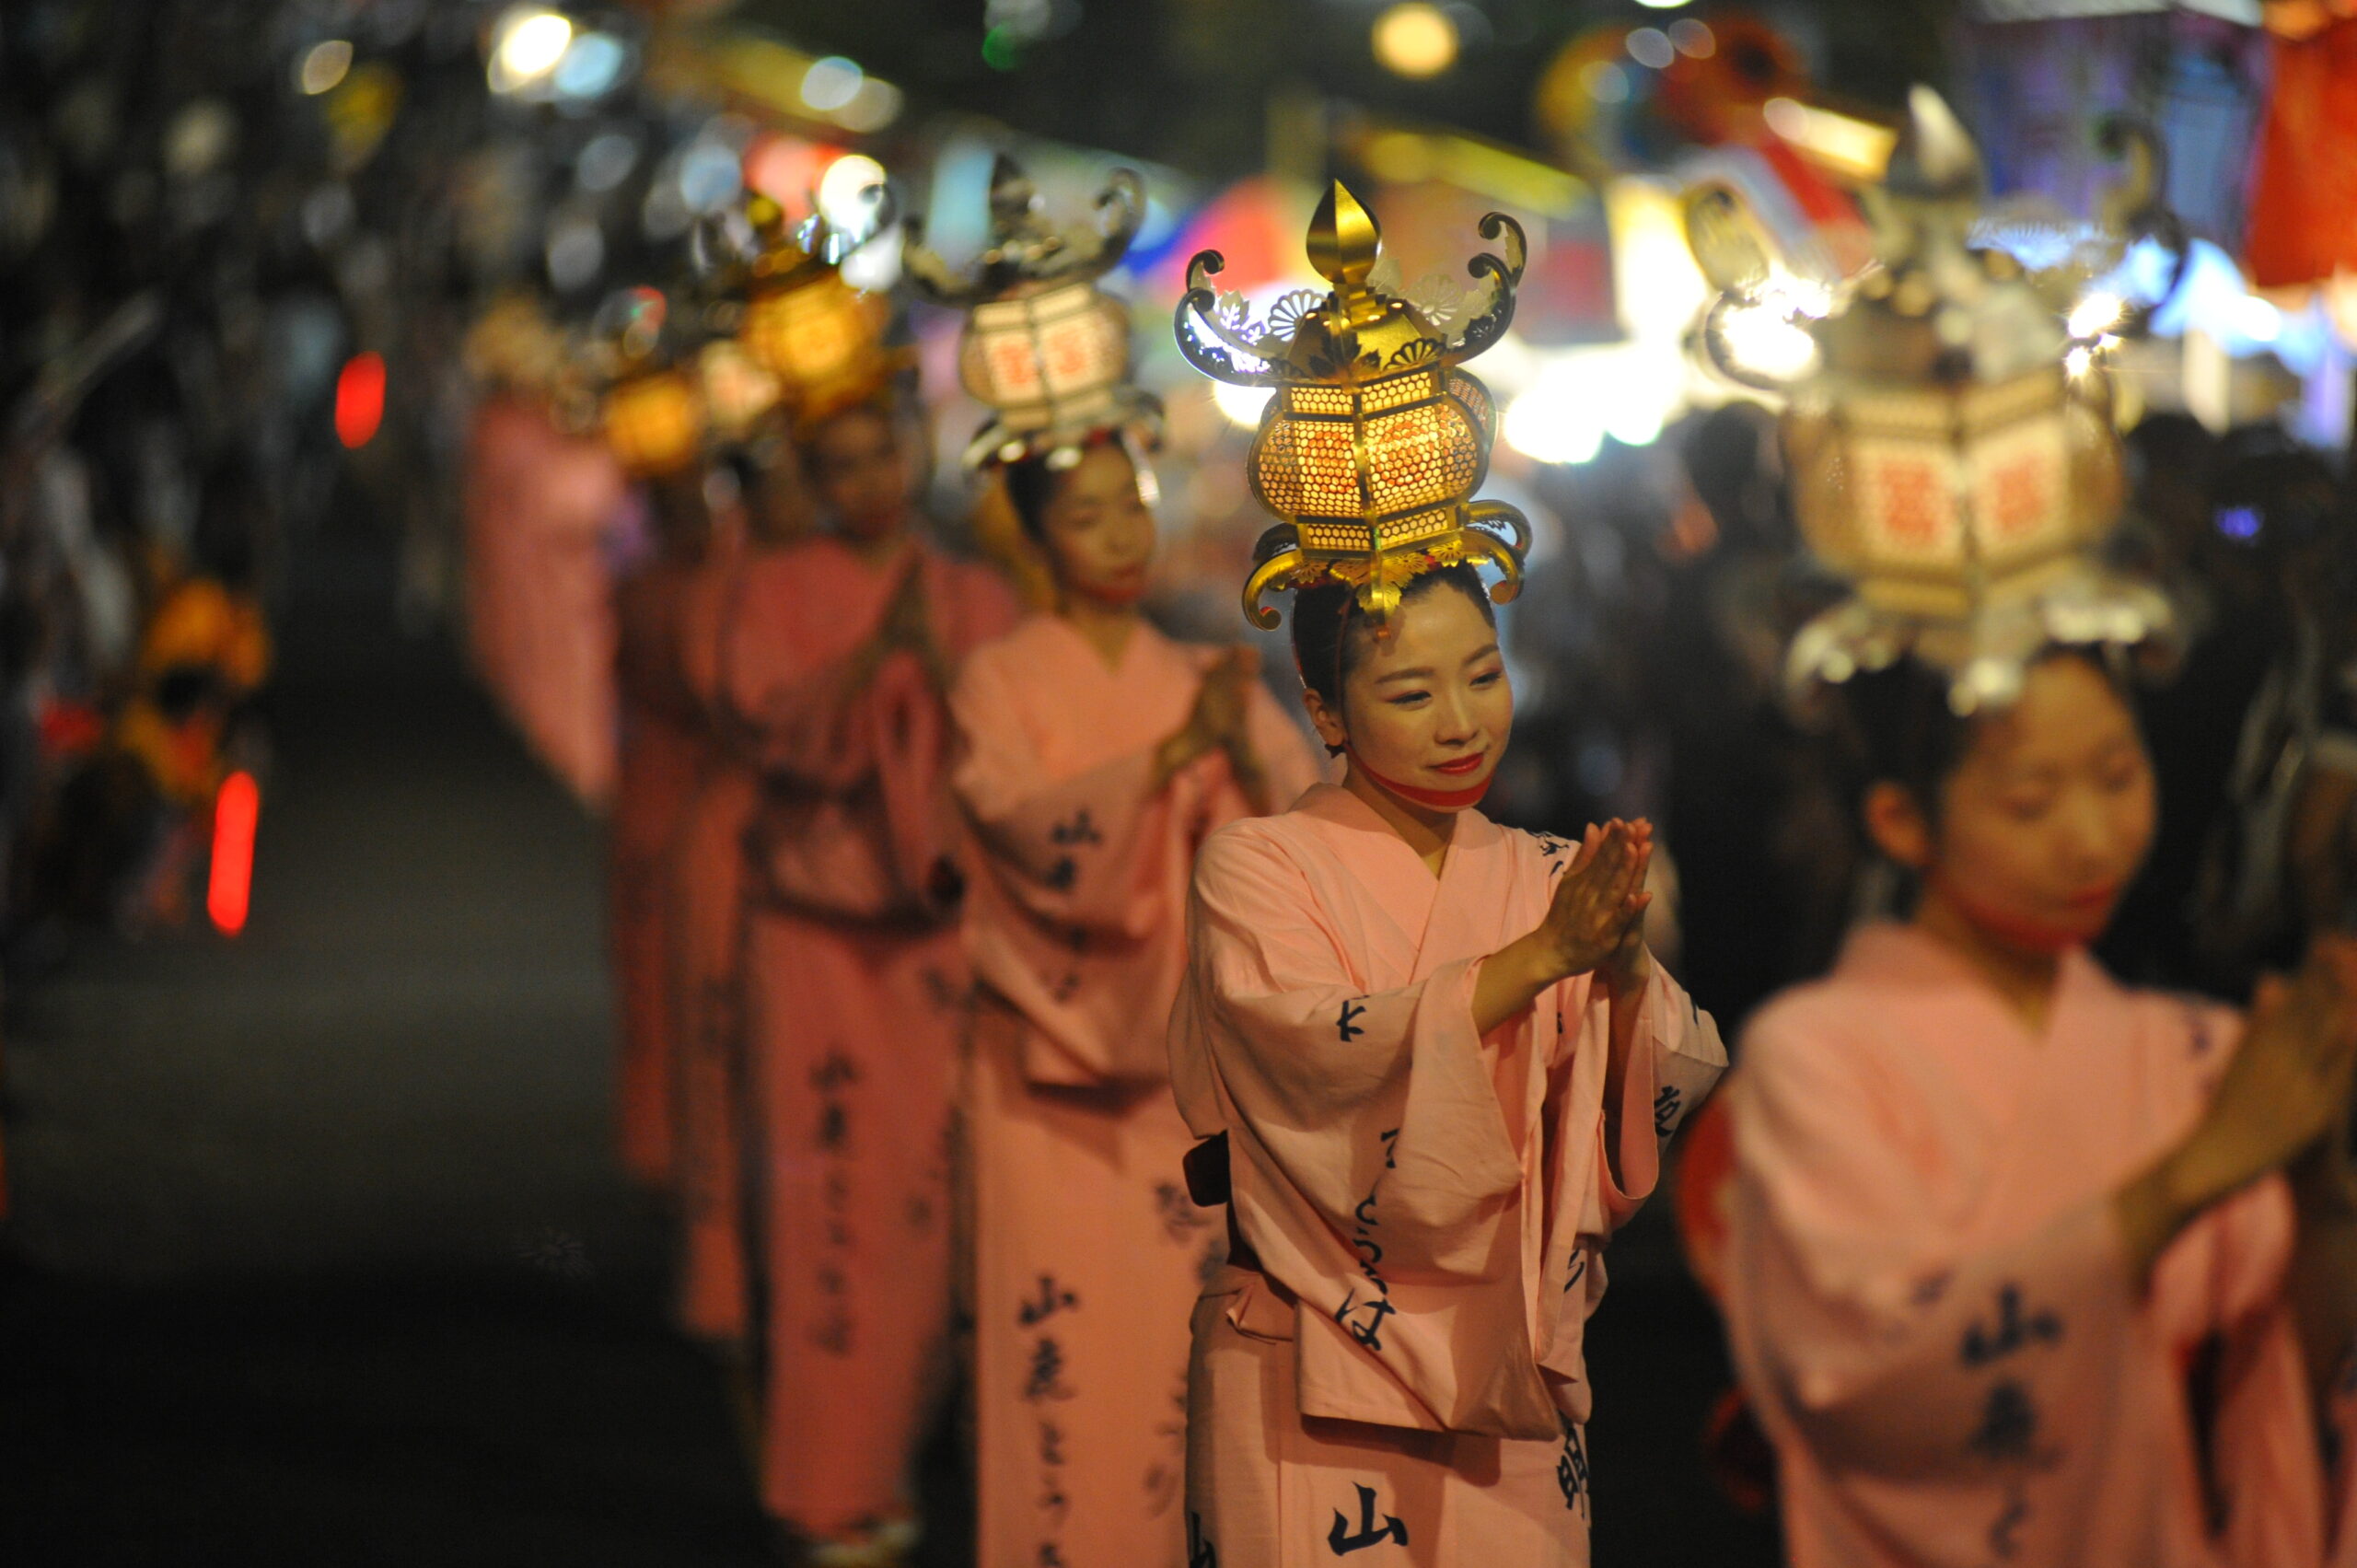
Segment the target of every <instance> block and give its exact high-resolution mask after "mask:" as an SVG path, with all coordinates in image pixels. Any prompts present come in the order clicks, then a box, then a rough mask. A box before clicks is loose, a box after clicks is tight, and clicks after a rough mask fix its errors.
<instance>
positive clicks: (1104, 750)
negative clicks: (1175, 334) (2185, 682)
mask: <svg viewBox="0 0 2357 1568" xmlns="http://www.w3.org/2000/svg"><path fill="white" fill-rule="evenodd" d="M1077 450H1079V451H1080V452H1081V455H1080V457H1079V460H1078V462H1077V463H1076V464H1074V466H1072V467H1070V468H1068V469H1065V470H1061V471H1058V470H1052V469H1051V468H1050V467H1049V466H1048V463H1047V460H1046V459H1042V458H1032V459H1026V460H1025V461H1023V462H1019V463H1016V464H1015V465H1013V466H1012V467H1010V468H1009V469H1008V470H1006V483H1007V488H1008V491H1009V493H1010V495H1011V498H1012V500H1013V502H1014V505H1015V510H1016V514H1017V516H1018V517H1020V518H1021V519H1022V523H1023V527H1024V529H1025V531H1026V532H1027V533H1028V536H1029V537H1030V539H1031V540H1032V542H1033V544H1034V545H1035V546H1036V547H1037V548H1038V549H1039V551H1040V552H1041V553H1043V554H1044V555H1045V557H1046V558H1047V560H1048V562H1049V563H1050V566H1051V572H1052V575H1053V580H1054V584H1055V594H1056V599H1055V602H1056V607H1057V608H1056V610H1054V612H1053V613H1049V614H1040V615H1035V616H1033V617H1031V618H1030V619H1028V620H1027V621H1024V622H1023V623H1022V624H1021V625H1020V626H1018V627H1017V628H1016V630H1015V631H1014V632H1013V633H1009V634H1008V635H1007V636H1005V637H1003V638H1001V639H999V640H998V641H997V642H994V643H989V644H985V645H983V646H982V647H981V648H979V649H977V650H976V651H975V653H974V655H973V656H972V657H970V659H968V660H967V661H966V666H965V668H964V669H963V671H962V672H961V673H960V675H959V677H958V687H957V691H956V692H955V694H954V696H953V697H952V699H951V709H952V712H953V713H954V714H955V715H956V717H957V720H958V728H959V731H960V732H961V734H962V735H963V737H964V739H965V751H964V756H963V760H962V761H960V762H959V763H958V768H957V770H956V772H955V773H954V774H953V779H954V783H955V785H956V788H957V792H958V798H959V800H960V801H961V802H962V804H963V805H964V807H965V808H966V813H967V816H968V819H969V820H970V823H971V825H972V827H973V830H974V833H975V838H976V841H977V849H978V853H977V854H976V855H975V856H974V857H973V859H974V868H973V879H972V882H971V883H970V887H969V889H968V892H967V902H966V913H965V925H966V940H967V947H968V950H969V953H970V956H971V958H972V959H973V963H974V968H975V971H976V974H977V976H978V978H979V980H980V981H981V985H980V987H979V994H978V998H977V1003H976V1012H975V1020H974V1029H973V1035H972V1046H971V1050H970V1053H969V1059H968V1063H967V1071H968V1084H967V1090H966V1101H965V1104H966V1115H965V1127H966V1139H965V1160H966V1175H967V1179H968V1180H969V1181H970V1197H969V1203H970V1234H971V1237H972V1246H973V1251H974V1260H973V1279H972V1280H971V1281H970V1285H969V1288H970V1310H971V1312H972V1314H973V1317H974V1323H975V1327H974V1334H975V1345H974V1361H973V1365H974V1406H975V1411H976V1427H977V1433H976V1436H977V1443H978V1446H979V1457H978V1461H977V1466H976V1469H977V1473H978V1492H979V1498H978V1503H979V1508H980V1537H981V1548H980V1551H979V1552H978V1554H977V1561H978V1562H980V1563H981V1564H982V1565H983V1568H1017V1565H1021V1568H1031V1565H1033V1564H1036V1563H1039V1562H1047V1561H1051V1560H1052V1561H1055V1562H1062V1563H1065V1564H1068V1565H1069V1568H1099V1565H1102V1568H1180V1564H1182V1563H1183V1562H1185V1560H1186V1535H1185V1529H1184V1524H1183V1520H1182V1510H1181V1508H1180V1505H1179V1504H1180V1490H1181V1485H1182V1476H1183V1471H1184V1462H1185V1452H1184V1413H1185V1400H1186V1386H1187V1307H1188V1303H1189V1302H1190V1301H1191V1300H1192V1299H1193V1296H1194V1295H1195V1292H1196V1290H1197V1289H1198V1288H1199V1286H1200V1284H1201V1283H1202V1279H1203V1278H1204V1277H1205V1276H1206V1275H1207V1274H1208V1273H1209V1272H1211V1270H1213V1269H1214V1268H1216V1267H1217V1265H1218V1262H1219V1259H1220V1256H1221V1254H1222V1253H1223V1252H1224V1251H1225V1237H1224V1236H1222V1235H1220V1234H1219V1232H1218V1230H1217V1227H1216V1225H1215V1224H1214V1222H1213V1220H1212V1218H1211V1217H1210V1216H1208V1215H1205V1214H1202V1213H1200V1212H1198V1211H1197V1210H1196V1209H1195V1208H1194V1206H1193V1205H1192V1204H1191V1203H1190V1202H1189V1201H1188V1199H1187V1195H1186V1192H1185V1190H1184V1187H1183V1185H1182V1184H1181V1179H1180V1162H1181V1160H1182V1159H1183V1158H1184V1157H1185V1156H1186V1153H1187V1151H1188V1149H1189V1147H1190V1145H1191V1144H1192V1143H1193V1139H1192V1137H1191V1136H1190V1134H1189V1132H1188V1131H1187V1127H1186V1124H1185V1122H1183V1121H1180V1120H1179V1112H1178V1108H1177V1107H1176V1106H1175V1105H1174V1104H1173V1103H1172V1102H1171V1098H1170V1091H1169V1088H1168V1077H1169V1056H1168V1052H1167V1049H1166V1047H1165V1044H1164V1038H1163V1037H1164V1029H1165V1026H1166V1024H1167V1020H1168V1018H1169V1016H1170V1004H1171V999H1172V997H1173V996H1174V995H1175V994H1176V993H1177V991H1178V988H1179V972H1180V970H1181V969H1182V968H1183V967H1184V964H1185V961H1186V948H1185V944H1184V940H1183V933H1182V924H1181V923H1182V920H1183V918H1184V911H1185V904H1186V896H1187V882H1188V877H1189V874H1190V871H1191V870H1192V868H1193V865H1194V862H1195V851H1196V848H1197V846H1198V845H1200V844H1201V843H1202V840H1203V837H1204V835H1205V834H1207V833H1208V832H1210V831H1211V830H1213V829H1215V828H1218V827H1220V826H1222V825H1223V824H1225V823H1227V822H1230V821H1233V820H1235V819H1238V818H1241V817H1245V816H1248V815H1252V814H1254V813H1256V812H1261V811H1266V810H1268V809H1270V808H1271V806H1272V805H1273V806H1283V805H1284V804H1286V803H1288V802H1290V801H1291V800H1292V799H1293V798H1294V797H1295V796H1297V795H1299V794H1300V793H1301V791H1302V790H1303V789H1304V788H1306V787H1307V786H1308V785H1309V784H1311V783H1312V782H1314V780H1315V778H1316V776H1317V775H1316V770H1315V767H1314V765H1313V763H1312V762H1311V761H1310V754H1309V749H1308V747H1307V745H1306V741H1305V740H1304V738H1303V737H1302V735H1301V733H1300V731H1299V730H1297V729H1296V728H1295V726H1294V725H1293V723H1292V722H1291V721H1290V720H1289V719H1287V718H1286V717H1285V715H1284V714H1283V712H1282V711H1280V710H1279V708H1278V707H1277V704H1276V703H1275V702H1274V700H1273V699H1271V697H1270V696H1269V694H1268V692H1267V691H1266V689H1265V688H1263V687H1262V686H1261V685H1260V681H1259V680H1258V679H1255V678H1254V666H1253V664H1252V661H1251V659H1250V657H1249V656H1248V651H1247V650H1245V649H1241V648H1236V649H1230V650H1227V651H1225V652H1220V651H1216V650H1213V649H1210V648H1202V647H1192V646H1188V645H1182V644H1179V643H1174V642H1172V641H1170V640H1169V639H1168V638H1167V637H1165V636H1164V635H1163V634H1162V633H1159V632H1157V631H1156V630H1155V628H1154V627H1153V626H1152V625H1151V624H1150V623H1149V622H1148V621H1146V620H1145V618H1144V616H1142V615H1141V614H1140V613H1139V612H1138V610H1137V604H1138V600H1139V598H1140V597H1141V596H1142V595H1143V594H1144V590H1145V584H1146V568H1147V564H1148V563H1149V561H1150V559H1151V557H1152V555H1153V552H1154V545H1155V525H1154V517H1153V514H1152V513H1150V512H1149V511H1148V510H1147V509H1146V506H1145V503H1144V500H1143V499H1142V497H1141V496H1140V494H1139V492H1138V472H1137V470H1136V468H1135V466H1134V464H1133V462H1132V459H1131V458H1130V456H1129V455H1128V453H1127V452H1126V451H1125V450H1124V448H1123V447H1122V446H1121V445H1120V443H1119V442H1117V441H1115V440H1112V439H1110V438H1106V439H1101V440H1098V441H1097V442H1095V443H1094V444H1091V445H1088V446H1087V447H1085V448H1078V449H1077Z"/></svg>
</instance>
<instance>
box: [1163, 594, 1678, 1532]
mask: <svg viewBox="0 0 2357 1568" xmlns="http://www.w3.org/2000/svg"><path fill="white" fill-rule="evenodd" d="M1377 569H1378V570H1381V569H1382V565H1381V563H1378V566H1377ZM1411 569H1413V568H1411ZM1392 570H1394V571H1397V570H1398V568H1397V567H1396V566H1394V567H1393V568H1392ZM1293 628H1294V648H1295V657H1296V659H1297V661H1298V664H1299V668H1300V671H1301V676H1302V680H1303V684H1304V686H1305V687H1306V700H1307V703H1308V706H1309V713H1310V716H1311V718H1312V719H1313V720H1314V721H1315V722H1316V724H1317V726H1318V734H1319V735H1320V736H1321V737H1322V738H1324V740H1325V741H1326V743H1327V745H1328V747H1329V749H1333V750H1336V751H1339V752H1341V753H1342V754H1344V755H1346V756H1347V757H1348V758H1349V767H1348V772H1346V774H1345V776H1344V779H1343V782H1342V783H1341V784H1340V785H1330V784H1321V785H1318V786H1316V787H1314V788H1312V789H1311V790H1310V791H1309V792H1308V793H1307V794H1306V795H1305V796H1302V798H1301V799H1300V800H1299V801H1298V802H1296V803H1295V806H1294V807H1293V808H1292V809H1291V810H1289V811H1287V812H1285V813H1283V815H1281V816H1277V817H1271V818H1262V819H1248V820H1246V821H1242V822H1238V823H1235V824H1233V825H1231V826H1229V827H1227V828H1225V829H1223V830H1221V831H1219V832H1217V833H1215V834H1213V836H1212V838H1211V840H1210V842H1208V843H1206V844H1205V846H1204V848H1203V852H1202V856H1201V858H1200V859H1199V860H1198V862H1197V864H1196V868H1195V877H1194V889H1193V895H1192V899H1191V901H1190V906H1189V915H1188V932H1187V935H1188V946H1189V958H1188V970H1187V974H1186V978H1185V980H1184V981H1183V982H1182V983H1181V986H1180V990H1179V1003H1178V1006H1177V1009H1176V1011H1175V1012H1174V1014H1173V1016H1172V1018H1171V1025H1170V1051H1171V1075H1172V1082H1173V1086H1174V1087H1175V1088H1176V1090H1177V1093H1178V1098H1179V1109H1180V1110H1181V1111H1182V1112H1183V1113H1184V1115H1185V1116H1186V1119H1187V1122H1188V1125H1189V1126H1190V1128H1191V1129H1192V1130H1193V1131H1194V1132H1195V1133H1196V1134H1197V1135H1198V1136H1200V1137H1204V1138H1218V1137H1223V1136H1224V1139H1225V1166H1226V1167H1227V1176H1228V1181H1227V1184H1228V1188H1229V1192H1230V1196H1229V1208H1228V1225H1229V1235H1230V1252H1229V1257H1228V1260H1227V1262H1226V1264H1225V1267H1223V1268H1222V1269H1221V1270H1220V1271H1219V1272H1218V1273H1217V1274H1215V1275H1214V1276H1213V1278H1212V1279H1211V1281H1210V1282H1209V1283H1208V1284H1207V1285H1206V1286H1205V1288H1204V1290H1203V1293H1202V1299H1201V1300H1200V1301H1199V1302H1198V1303H1197V1305H1196V1307H1195V1315H1194V1325H1193V1332H1194V1351H1193V1359H1192V1362H1191V1365H1190V1381H1189V1390H1188V1471H1187V1507H1188V1511H1189V1521H1188V1528H1189V1535H1190V1561H1192V1562H1202V1563H1210V1562H1214V1561H1216V1562H1219V1563H1221V1564H1224V1565H1225V1568H1295V1565H1297V1564H1309V1563H1313V1562H1314V1563H1319V1564H1324V1563H1329V1562H1333V1561H1334V1560H1335V1559H1337V1558H1351V1557H1354V1556H1357V1555H1358V1554H1360V1553H1365V1554H1366V1555H1365V1557H1364V1561H1365V1562H1369V1563H1398V1564H1415V1565H1419V1568H1436V1565H1457V1564H1470V1563H1477V1562H1479V1563H1492V1562H1494V1563H1499V1564H1504V1563H1513V1564H1516V1565H1517V1568H1521V1565H1526V1564H1527V1565H1533V1568H1571V1565H1574V1564H1583V1563H1585V1562H1587V1518H1588V1493H1587V1477H1588V1458H1587V1452H1586V1447H1585V1434H1584V1425H1585V1422H1586V1421H1587V1418H1588V1415H1589V1411H1590V1404H1591V1400H1590V1394H1589V1387H1588V1382H1587V1376H1586V1367H1585V1361H1584V1359H1583V1352H1582V1342H1583V1339H1584V1335H1585V1327H1586V1322H1587V1319H1588V1317H1589V1315H1590V1314H1591V1313H1592V1312H1593V1311H1594V1310H1595V1307H1596V1303H1597V1301H1598V1300H1599V1299H1600V1297H1601V1296H1602V1294H1603V1290H1604V1283H1605V1281H1604V1266H1603V1260H1602V1249H1603V1247H1604V1244H1605V1242H1606V1240H1607V1239H1608V1237H1610V1236H1611V1234H1612V1232H1613V1230H1614V1229H1615V1228H1616V1227H1617V1226H1618V1225H1620V1224H1621V1223H1622V1222H1623V1221H1625V1220H1626V1219H1627V1218H1628V1217H1629V1215H1630V1214H1631V1213H1632V1212H1633V1211H1634V1210H1635V1208H1636V1207H1637V1205H1638V1203H1639V1202H1642V1201H1643V1199H1644V1197H1645V1196H1646V1195H1647V1193H1649V1192H1650V1191H1652V1189H1653V1186H1654V1182H1655V1176H1656V1173H1657V1171H1658V1169H1659V1152H1660V1148H1661V1144H1662V1142H1663V1141H1664V1140H1666V1138H1667V1136H1668V1135H1669V1133H1670V1132H1672V1131H1673V1130H1674V1129H1675V1128H1676V1126H1677V1124H1678V1121H1679V1120H1680V1118H1681V1117H1682V1116H1683V1114H1684V1112H1685V1111H1686V1110H1687V1109H1689V1108H1690V1107H1691V1106H1692V1105H1693V1104H1694V1103H1695V1102H1697V1101H1698V1100H1699V1099H1700V1098H1701V1097H1702V1096H1703V1095H1704V1094H1705V1093H1707V1092H1708V1090H1709V1088H1710V1086H1711V1085H1712V1084H1713V1082H1714V1081H1715V1080H1716V1078H1717V1076H1718V1074H1719V1072H1720V1070H1721V1068H1722V1067H1723V1066H1724V1062H1725V1056H1724V1051H1722V1050H1721V1049H1720V1046H1719V1042H1718V1037H1717V1031H1716V1029H1715V1028H1713V1026H1712V1024H1711V1022H1710V1020H1709V1018H1708V1017H1707V1016H1704V1015H1701V1014H1698V1013H1697V1012H1696V1011H1695V1010H1694V1008H1693V1006H1692V1005H1691V1004H1690V1003H1689V1001H1688V1000H1687V998H1686V995H1685V993H1684V992H1683V991H1682V990H1680V989H1679V987H1678V985H1677V983H1676V982H1675V981H1672V980H1671V979H1670V978H1669V976H1668V975H1667V974H1666V973H1665V972H1663V971H1662V970H1660V969H1659V968H1658V967H1657V966H1656V965H1655V963H1654V962H1653V960H1652V958H1650V956H1649V955H1648V954H1647V952H1646V950H1645V946H1644V938H1643V910H1644V905H1645V902H1646V900H1647V895H1646V894H1645V893H1643V891H1641V890H1640V889H1641V887H1642V885H1643V878H1644V875H1645V868H1646V863H1647V858H1648V856H1649V854H1650V853H1651V830H1650V828H1649V827H1648V826H1647V825H1646V824H1644V823H1642V822H1640V823H1634V824H1631V823H1626V822H1618V821H1616V822H1613V823H1610V824H1608V826H1606V827H1604V828H1600V829H1590V830H1588V831H1587V833H1586V834H1585V837H1584V838H1582V839H1580V840H1573V841H1567V840H1563V839H1558V838H1554V837H1550V836H1548V835H1545V834H1534V833H1527V832H1521V831H1517V830H1509V829H1505V828H1501V827H1499V826H1497V825H1496V824H1495V823H1492V821H1490V820H1489V819H1487V818H1485V817H1483V816H1482V815H1481V814H1480V812H1479V811H1477V810H1475V809H1474V808H1473V807H1474V805H1475V803H1476V802H1477V801H1478V800H1479V799H1480V796H1481V795H1482V793H1483V792H1484V790H1486V788H1487V787H1488V784H1489V782H1490V780H1491V778H1492V775H1493V774H1494V772H1495V771H1496V769H1497V766H1498V762H1499V760H1500V759H1501V757H1502V756H1503V755H1504V750H1505V747H1506V742H1507V738H1508V735H1509V733H1510V731H1511V729H1512V726H1513V720H1514V699H1513V696H1512V693H1511V691H1510V690H1509V688H1508V686H1507V682H1506V673H1505V667H1504V662H1503V660H1502V658H1501V656H1500V653H1499V647H1498V638H1497V633H1496V631H1495V626H1494V621H1493V619H1492V611H1491V609H1490V601H1489V598H1488V595H1487V594H1486V593H1485V591H1484V589H1483V586H1482V583H1481V580H1480V576H1479V575H1478V574H1477V573H1476V572H1475V571H1474V569H1473V568H1472V567H1471V566H1469V565H1463V564H1458V565H1454V566H1439V567H1433V568H1430V569H1426V570H1423V571H1422V573H1421V575H1415V576H1413V577H1411V578H1410V579H1409V580H1408V581H1407V583H1406V585H1405V587H1404V592H1403V594H1402V597H1401V599H1400V601H1399V604H1398V607H1397V608H1396V609H1395V610H1392V611H1391V613H1390V615H1389V617H1388V620H1387V621H1385V622H1380V623H1377V622H1374V621H1372V620H1371V618H1370V616H1369V614H1368V613H1367V611H1366V610H1364V609H1363V608H1362V606H1361V604H1360V599H1359V596H1358V595H1357V594H1356V593H1354V592H1353V590H1352V589H1351V588H1350V587H1347V586H1342V585H1338V584H1333V583H1327V584H1324V585H1320V586H1317V587H1307V588H1305V589H1304V590H1303V591H1302V592H1301V593H1300V594H1299V596H1298V600H1297V602H1296V603H1295V607H1294V619H1293ZM1209 1147H1211V1148H1216V1147H1218V1145H1216V1144H1213V1145H1210V1146H1209ZM1216 1163H1219V1162H1218V1161H1217V1160H1216V1157H1215V1156H1213V1157H1211V1158H1198V1159H1196V1160H1194V1161H1191V1162H1190V1176H1193V1177H1197V1178H1207V1177H1211V1175H1212V1173H1211V1172H1210V1171H1209V1170H1207V1168H1206V1167H1209V1166H1212V1165H1214V1164H1216ZM1200 1184H1201V1185H1203V1186H1206V1187H1210V1188H1214V1189H1215V1187H1216V1185H1217V1184H1216V1181H1215V1179H1209V1180H1204V1181H1202V1182H1201V1183H1200ZM1207 1195H1208V1194H1207Z"/></svg>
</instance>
